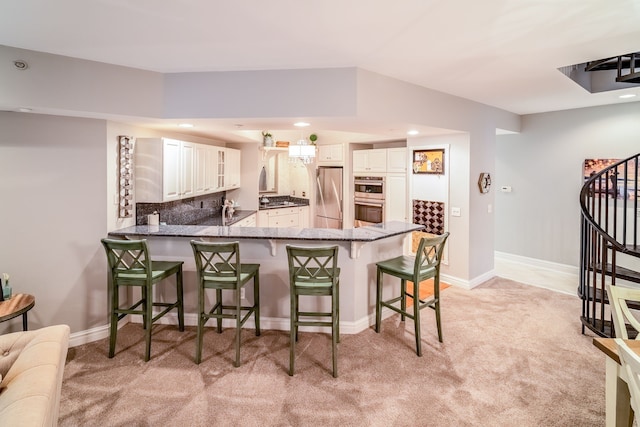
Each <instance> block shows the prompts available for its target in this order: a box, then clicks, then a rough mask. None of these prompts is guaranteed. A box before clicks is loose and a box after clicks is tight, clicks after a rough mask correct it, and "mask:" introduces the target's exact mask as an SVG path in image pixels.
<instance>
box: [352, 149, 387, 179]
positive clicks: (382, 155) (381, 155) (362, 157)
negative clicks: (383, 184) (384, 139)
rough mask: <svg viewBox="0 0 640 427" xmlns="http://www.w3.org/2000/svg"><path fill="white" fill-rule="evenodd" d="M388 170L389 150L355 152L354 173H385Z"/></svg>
mask: <svg viewBox="0 0 640 427" xmlns="http://www.w3.org/2000/svg"><path fill="white" fill-rule="evenodd" d="M386 170H387V150H386V149H384V148H374V149H372V150H356V151H354V152H353V172H354V173H362V172H365V173H371V172H375V173H384V172H386Z"/></svg>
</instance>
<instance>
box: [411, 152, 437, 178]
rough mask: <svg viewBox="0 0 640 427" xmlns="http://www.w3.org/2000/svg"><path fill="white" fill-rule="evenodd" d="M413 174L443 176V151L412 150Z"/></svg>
mask: <svg viewBox="0 0 640 427" xmlns="http://www.w3.org/2000/svg"><path fill="white" fill-rule="evenodd" d="M412 161H413V173H429V174H435V175H444V149H435V150H413V160H412Z"/></svg>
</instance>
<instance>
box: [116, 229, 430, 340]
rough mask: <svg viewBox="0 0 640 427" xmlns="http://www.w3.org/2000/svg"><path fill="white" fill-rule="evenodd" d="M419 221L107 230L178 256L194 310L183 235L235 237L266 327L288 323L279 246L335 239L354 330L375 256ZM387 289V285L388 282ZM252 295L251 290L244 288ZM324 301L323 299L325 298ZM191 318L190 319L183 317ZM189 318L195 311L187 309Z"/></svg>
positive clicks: (349, 327) (396, 248)
mask: <svg viewBox="0 0 640 427" xmlns="http://www.w3.org/2000/svg"><path fill="white" fill-rule="evenodd" d="M422 228H423V226H421V225H416V224H408V223H404V222H397V221H392V222H386V223H382V224H376V225H373V226H367V227H360V228H354V229H347V230H337V229H324V228H304V229H303V228H273V227H229V226H207V225H159V226H149V225H137V226H132V227H128V228H123V229H120V230H114V231H112V232H110V233H109V236H110V237H117V238H130V239H147V242H148V244H149V251H150V253H151V255H152V256H153V257H154V259H158V260H163V259H164V260H169V259H172V260H180V261H184V263H185V265H184V286H185V290H184V292H185V296H184V299H185V310H186V312H187V313H195V312H196V301H197V297H196V296H197V294H196V278H195V262H194V259H193V252H192V249H191V245H190V244H189V241H190V240H192V239H195V240H203V241H230V240H238V241H239V242H240V254H241V258H242V262H245V263H258V264H260V306H261V323H262V325H264V327H266V328H268V329H280V330H288V329H289V277H288V261H287V253H286V250H285V246H286V245H287V244H292V245H300V246H325V245H338V246H339V248H340V250H339V257H338V263H339V266H340V268H341V272H340V328H341V331H342V332H344V333H358V332H360V331H362V330H364V329H366V328H368V327H369V326H370V325H371V324H372V323H373V320H374V316H375V288H376V286H375V281H376V265H375V263H376V262H377V261H379V260H383V259H387V258H392V257H394V256H398V255H401V254H402V253H403V251H404V247H405V238H406V237H407V236H408V235H410V233H411V232H413V231H418V230H421V229H422ZM388 288H389V289H387V290H388V291H391V289H390V287H388ZM246 291H247V296H246V297H247V299H249V300H253V295H251V292H252V290H251V289H250V288H247V289H246ZM307 303H308V304H309V306H308V307H306V309H309V311H318V310H324V309H325V307H324V305H323V304H324V303H325V301H322V302H321V303H320V302H319V301H317V300H314V301H301V304H302V305H305V304H307ZM326 303H327V304H328V301H326ZM190 319H192V322H189V320H190ZM187 322H188V323H190V324H195V314H193V315H192V316H189V315H187Z"/></svg>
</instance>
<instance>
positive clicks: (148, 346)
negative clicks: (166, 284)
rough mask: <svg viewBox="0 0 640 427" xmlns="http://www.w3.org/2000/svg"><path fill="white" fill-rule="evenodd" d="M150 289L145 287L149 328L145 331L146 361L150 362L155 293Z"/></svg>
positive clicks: (146, 320) (146, 319) (146, 314)
mask: <svg viewBox="0 0 640 427" xmlns="http://www.w3.org/2000/svg"><path fill="white" fill-rule="evenodd" d="M150 286H151V285H149V287H147V286H144V290H145V303H144V304H145V315H144V317H145V320H144V324H145V325H146V326H147V328H146V329H145V339H146V349H145V353H144V361H145V362H148V361H149V360H150V359H151V330H152V329H153V299H152V298H153V291H152V289H151V288H150Z"/></svg>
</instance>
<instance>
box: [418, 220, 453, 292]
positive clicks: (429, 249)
mask: <svg viewBox="0 0 640 427" xmlns="http://www.w3.org/2000/svg"><path fill="white" fill-rule="evenodd" d="M447 237H449V232H446V233H444V234H442V235H440V236H436V237H423V238H422V239H420V244H419V245H418V250H417V251H416V262H415V264H414V267H413V276H414V278H415V279H416V280H415V283H418V282H419V281H418V278H419V277H423V276H424V275H425V274H427V273H428V272H429V270H431V269H435V270H436V273H438V272H439V271H440V262H441V261H442V254H443V252H444V244H445V242H446V241H447Z"/></svg>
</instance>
